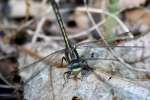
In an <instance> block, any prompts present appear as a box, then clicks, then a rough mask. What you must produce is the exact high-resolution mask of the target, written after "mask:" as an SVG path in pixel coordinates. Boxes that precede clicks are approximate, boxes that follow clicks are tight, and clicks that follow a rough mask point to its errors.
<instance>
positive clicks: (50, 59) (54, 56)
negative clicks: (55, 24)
mask: <svg viewBox="0 0 150 100" xmlns="http://www.w3.org/2000/svg"><path fill="white" fill-rule="evenodd" d="M28 54H29V55H37V54H34V52H32V51H30V53H28ZM63 56H64V49H62V50H58V51H55V52H53V53H50V54H48V55H47V56H45V57H41V56H39V55H38V57H36V58H38V60H37V61H34V62H33V63H31V64H28V65H25V66H23V67H21V69H20V70H21V71H23V70H25V69H27V68H29V67H32V66H34V65H36V64H39V63H41V62H42V63H44V64H47V65H50V66H52V67H58V68H60V67H65V65H64V66H60V65H61V60H62V57H63Z"/></svg>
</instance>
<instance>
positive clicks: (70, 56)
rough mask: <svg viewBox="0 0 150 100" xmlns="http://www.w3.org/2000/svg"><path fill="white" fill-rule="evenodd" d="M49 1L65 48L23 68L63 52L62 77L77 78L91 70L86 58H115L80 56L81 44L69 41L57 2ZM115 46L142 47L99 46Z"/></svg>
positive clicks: (51, 58) (50, 59) (51, 60)
mask: <svg viewBox="0 0 150 100" xmlns="http://www.w3.org/2000/svg"><path fill="white" fill-rule="evenodd" d="M50 2H51V5H52V8H53V11H54V13H55V15H56V18H57V21H58V24H59V27H60V30H61V33H62V35H63V39H64V42H65V49H62V50H58V51H56V52H54V53H51V54H49V55H47V56H45V57H43V58H42V59H39V60H38V61H36V62H34V63H32V64H29V65H27V66H25V67H24V68H28V67H30V66H32V65H34V64H37V63H39V62H41V61H43V60H45V59H48V60H49V61H50V62H54V60H55V59H53V58H55V56H57V55H60V54H64V56H63V57H62V58H61V61H59V63H60V62H61V63H60V67H63V61H66V63H67V69H68V71H67V72H65V73H64V78H65V79H70V78H73V79H78V75H79V73H80V74H81V76H84V75H85V74H86V72H89V71H91V72H93V70H94V69H93V68H92V67H90V66H89V65H88V60H116V59H115V58H114V59H112V58H110V59H105V58H96V57H94V56H93V55H94V53H92V54H90V57H88V58H85V57H82V56H81V55H80V54H79V53H78V51H77V49H81V48H80V47H82V44H80V45H77V46H76V45H73V44H72V43H71V41H70V40H69V38H68V35H67V32H66V30H65V27H64V23H63V20H62V17H61V14H60V12H59V8H58V5H57V3H56V2H55V0H50ZM95 42H96V41H95ZM97 42H99V41H97ZM97 42H96V43H97ZM93 43H94V42H93ZM99 43H100V42H99ZM84 44H90V42H89V43H83V45H84ZM83 47H84V46H83ZM92 47H93V46H88V45H87V46H85V48H92ZM115 47H117V48H143V46H112V45H110V46H105V45H102V46H101V48H115ZM53 66H54V65H53V63H52V67H53ZM24 68H23V69H24Z"/></svg>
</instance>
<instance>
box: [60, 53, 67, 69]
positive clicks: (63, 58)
mask: <svg viewBox="0 0 150 100" xmlns="http://www.w3.org/2000/svg"><path fill="white" fill-rule="evenodd" d="M64 60H65V61H66V62H67V59H66V58H65V57H64V56H63V57H62V60H61V65H60V67H63V61H64Z"/></svg>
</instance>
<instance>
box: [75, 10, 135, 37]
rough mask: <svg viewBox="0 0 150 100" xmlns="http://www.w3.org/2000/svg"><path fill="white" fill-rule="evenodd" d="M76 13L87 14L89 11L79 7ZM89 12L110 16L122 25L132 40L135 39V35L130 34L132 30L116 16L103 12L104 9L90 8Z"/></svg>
mask: <svg viewBox="0 0 150 100" xmlns="http://www.w3.org/2000/svg"><path fill="white" fill-rule="evenodd" d="M76 11H82V12H85V11H87V8H85V7H78V8H77V9H76ZM88 12H93V13H102V14H105V15H108V16H110V17H112V18H113V19H115V20H116V21H117V22H118V23H119V24H120V26H121V27H122V28H123V30H125V32H128V33H129V36H130V38H133V35H132V34H131V33H130V30H129V29H128V28H127V26H126V25H125V24H124V23H123V22H122V21H121V20H120V19H119V18H118V17H117V16H115V15H113V14H111V13H109V12H107V11H103V10H102V9H96V8H88Z"/></svg>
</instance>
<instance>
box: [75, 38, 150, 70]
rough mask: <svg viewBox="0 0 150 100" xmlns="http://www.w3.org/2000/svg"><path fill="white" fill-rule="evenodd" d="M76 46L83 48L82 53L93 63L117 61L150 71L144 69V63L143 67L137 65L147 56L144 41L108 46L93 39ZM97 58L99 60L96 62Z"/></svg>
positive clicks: (133, 68)
mask: <svg viewBox="0 0 150 100" xmlns="http://www.w3.org/2000/svg"><path fill="white" fill-rule="evenodd" d="M76 48H77V49H78V50H81V54H80V55H81V56H83V57H84V59H87V60H88V61H90V62H92V61H93V62H94V63H93V64H96V63H99V62H100V63H103V62H108V63H111V62H113V63H114V62H115V63H116V62H117V63H120V65H119V64H118V65H119V66H122V65H123V66H125V67H126V68H129V69H132V70H135V71H142V72H150V71H148V70H145V69H144V65H143V68H138V67H139V66H137V65H136V63H137V62H140V61H142V60H143V59H145V58H146V56H145V55H146V54H145V50H146V49H147V47H145V46H143V43H141V44H140V43H139V44H134V43H133V44H132V43H125V44H124V45H123V46H118V45H109V46H107V45H104V44H102V43H101V42H99V41H92V42H86V43H81V44H78V45H77V46H76ZM87 54H88V55H87ZM96 60H97V62H95V61H96ZM132 66H134V67H132ZM136 67H137V68H136ZM140 67H141V66H140Z"/></svg>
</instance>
